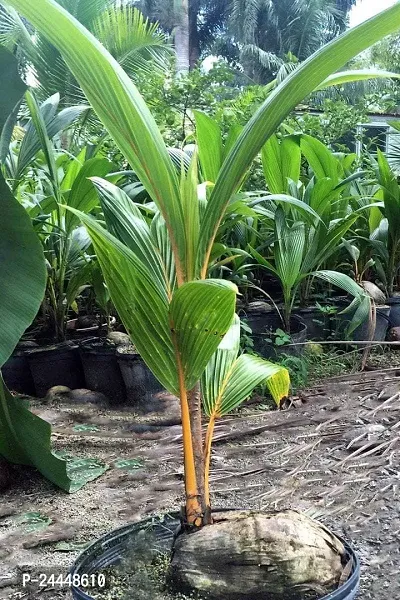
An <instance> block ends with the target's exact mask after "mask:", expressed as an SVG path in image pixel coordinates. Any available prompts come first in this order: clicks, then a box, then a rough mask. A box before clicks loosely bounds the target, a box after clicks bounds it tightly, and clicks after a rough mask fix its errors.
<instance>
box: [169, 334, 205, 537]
mask: <svg viewBox="0 0 400 600" xmlns="http://www.w3.org/2000/svg"><path fill="white" fill-rule="evenodd" d="M172 339H173V343H174V346H175V353H176V362H177V367H178V377H179V398H180V404H181V416H182V438H183V461H184V478H185V493H186V521H187V523H188V524H189V525H200V524H201V522H202V516H203V511H202V507H201V501H200V498H199V489H198V485H197V477H196V466H195V459H194V452H193V440H192V427H191V421H190V410H189V403H188V394H187V389H186V385H185V377H184V372H183V366H182V361H181V356H180V353H179V350H178V344H177V340H176V336H175V334H173V336H172Z"/></svg>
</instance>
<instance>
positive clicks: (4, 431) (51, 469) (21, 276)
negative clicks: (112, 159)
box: [0, 48, 83, 491]
mask: <svg viewBox="0 0 400 600" xmlns="http://www.w3.org/2000/svg"><path fill="white" fill-rule="evenodd" d="M0 64H1V66H2V71H1V73H2V77H4V78H5V79H4V89H7V93H5V94H3V95H2V99H1V101H0V132H2V131H4V127H6V124H7V119H8V115H10V114H12V111H13V109H14V107H15V106H19V104H20V102H21V100H22V95H23V93H24V91H25V85H24V84H23V82H22V81H21V79H20V77H19V75H18V70H17V61H16V59H15V57H14V56H13V55H12V54H11V53H8V52H6V51H5V50H3V49H2V48H0ZM0 207H1V208H0V210H1V219H0V256H1V260H0V280H1V285H2V292H1V295H0V311H1V315H2V319H1V322H0V369H1V367H2V366H3V365H4V363H5V362H6V361H7V359H8V358H9V357H10V355H11V353H12V352H13V350H14V348H15V346H16V345H17V343H18V341H19V339H20V337H21V335H22V334H23V333H24V331H25V329H26V328H27V327H28V326H29V325H30V324H31V323H32V321H33V319H34V318H35V316H36V314H37V312H38V310H39V308H40V304H41V302H42V300H43V296H44V293H45V287H46V269H45V260H44V255H43V249H42V247H41V244H40V241H39V238H38V236H37V235H36V233H35V231H34V229H33V227H32V223H31V220H30V218H29V216H28V214H27V213H26V211H25V209H24V208H23V207H22V206H21V204H20V203H19V202H18V200H16V199H15V198H14V196H13V195H12V193H11V192H10V188H9V187H8V185H7V184H6V182H5V181H4V178H3V176H2V174H1V173H0ZM0 455H1V456H3V457H4V458H6V459H7V460H8V461H10V462H12V463H15V464H21V465H27V466H31V467H36V468H37V469H38V470H39V471H40V472H41V473H42V474H43V475H44V476H46V477H47V478H48V479H50V481H52V482H54V483H55V484H56V485H58V486H59V487H61V488H63V489H65V490H66V491H71V489H72V487H73V485H74V483H73V481H72V479H71V477H70V475H69V473H68V469H67V462H66V461H65V460H63V459H61V458H59V457H57V456H55V454H53V453H52V451H51V427H50V424H49V423H47V422H46V421H44V420H43V419H41V418H39V417H38V416H37V415H34V414H33V413H32V412H30V411H29V409H28V407H27V406H26V403H25V402H23V401H22V400H21V399H20V398H15V397H14V396H12V395H11V393H10V392H9V390H8V389H7V387H6V385H5V384H4V381H3V379H2V376H1V372H0ZM82 485H83V482H82ZM77 487H80V486H79V485H78V486H77ZM77 487H75V489H77Z"/></svg>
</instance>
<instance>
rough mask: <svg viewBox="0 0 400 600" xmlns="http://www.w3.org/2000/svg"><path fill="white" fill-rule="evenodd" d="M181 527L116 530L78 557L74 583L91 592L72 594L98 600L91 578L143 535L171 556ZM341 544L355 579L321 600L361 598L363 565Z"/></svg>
mask: <svg viewBox="0 0 400 600" xmlns="http://www.w3.org/2000/svg"><path fill="white" fill-rule="evenodd" d="M179 524H180V520H179V513H172V514H167V515H165V516H163V517H150V518H149V519H146V520H144V521H140V522H139V523H134V524H133V525H126V526H125V527H121V528H120V529H116V530H115V531H112V532H111V533H109V534H107V535H105V536H104V537H102V538H100V539H99V540H97V541H96V542H94V543H93V544H92V545H91V546H89V547H88V548H87V549H86V550H85V551H84V552H83V553H82V554H81V555H80V556H79V557H78V559H77V560H76V561H75V563H74V564H73V566H72V568H71V571H70V573H71V579H72V581H73V580H74V575H75V576H76V580H80V581H82V575H85V579H86V578H87V579H88V587H87V588H82V587H78V586H74V585H72V587H71V591H72V597H73V598H74V600H94V596H92V595H91V594H90V587H91V586H92V582H93V579H91V577H93V578H94V581H95V582H96V583H97V582H98V581H99V579H98V574H99V572H100V571H102V570H103V569H105V568H107V567H111V566H117V565H118V564H120V563H121V561H122V560H123V559H124V557H125V556H126V554H127V553H128V552H129V547H130V544H132V540H133V539H134V538H135V536H137V535H138V534H139V532H141V531H146V530H147V531H149V530H150V531H151V532H152V534H153V535H154V537H155V538H156V540H157V542H158V545H159V547H160V549H162V550H163V551H166V552H167V551H170V550H171V549H172V545H173V540H174V534H175V532H176V530H177V527H178V526H179ZM339 539H340V538H339ZM341 541H342V542H343V544H344V546H345V548H346V551H347V553H348V558H349V559H350V558H352V559H353V568H352V572H351V575H350V577H349V579H348V580H347V581H346V582H345V583H344V584H343V585H342V586H340V587H339V588H338V589H337V590H334V591H333V592H332V593H330V594H328V595H327V596H323V597H322V598H321V599H320V600H354V598H355V597H356V595H357V592H358V588H359V583H360V563H359V560H358V557H357V555H356V554H355V552H354V551H353V549H352V548H351V547H350V546H349V545H348V544H346V542H344V541H343V540H341ZM92 587H93V586H92ZM132 600H133V599H132Z"/></svg>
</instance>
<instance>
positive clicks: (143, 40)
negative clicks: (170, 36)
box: [90, 4, 172, 76]
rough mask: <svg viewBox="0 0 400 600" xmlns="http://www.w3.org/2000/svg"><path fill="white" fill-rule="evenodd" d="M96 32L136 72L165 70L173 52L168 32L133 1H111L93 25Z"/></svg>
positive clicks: (121, 60) (129, 68) (115, 55)
mask: <svg viewBox="0 0 400 600" xmlns="http://www.w3.org/2000/svg"><path fill="white" fill-rule="evenodd" d="M90 29H91V31H92V33H93V34H94V36H95V37H96V38H97V39H98V40H99V41H100V42H101V43H102V44H103V45H104V46H105V47H106V48H107V50H108V51H109V52H110V54H112V56H113V57H114V58H115V59H116V60H117V61H118V62H119V64H120V65H121V66H122V67H123V68H124V69H125V71H127V72H128V73H130V74H132V75H134V76H135V75H136V76H137V74H138V71H139V72H142V73H143V74H146V73H153V72H154V70H155V69H159V70H161V71H165V70H166V68H167V66H168V63H169V59H170V58H171V56H172V48H171V47H169V46H168V45H167V42H166V38H165V35H164V34H163V33H162V32H161V31H160V30H159V28H158V25H157V23H151V22H150V21H149V20H148V19H146V18H145V17H144V16H143V14H142V13H141V12H140V11H139V10H138V9H137V8H135V7H133V6H132V5H129V4H126V5H124V6H118V5H117V4H111V5H110V6H109V7H108V8H107V9H106V10H105V11H103V12H101V13H100V14H99V15H97V16H96V18H95V19H94V21H93V22H92V25H91V28H90Z"/></svg>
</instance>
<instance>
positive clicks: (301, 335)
mask: <svg viewBox="0 0 400 600" xmlns="http://www.w3.org/2000/svg"><path fill="white" fill-rule="evenodd" d="M290 327H291V333H290V339H291V341H290V344H283V345H277V344H276V343H275V340H274V337H275V336H274V335H273V333H274V332H275V331H276V330H277V329H283V327H282V322H281V320H280V318H279V317H278V316H277V315H276V314H275V315H274V318H273V319H272V318H271V321H270V325H269V331H268V330H267V331H266V330H265V329H264V332H265V333H262V334H261V333H260V334H256V335H254V334H253V335H252V339H253V343H254V350H255V351H256V352H257V353H258V354H260V356H262V357H263V358H267V359H271V360H277V359H278V358H279V357H280V356H282V354H289V355H290V356H301V354H303V352H304V348H305V345H304V342H306V341H307V326H306V325H305V323H303V321H302V320H301V319H300V318H299V317H296V316H293V317H292V318H291V320H290Z"/></svg>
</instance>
